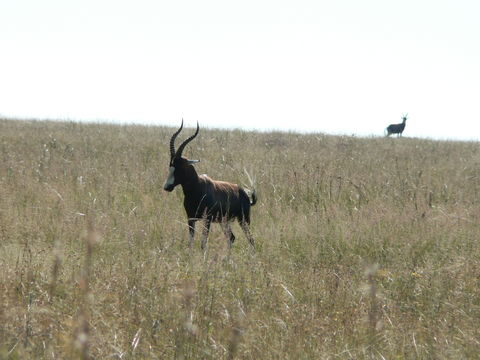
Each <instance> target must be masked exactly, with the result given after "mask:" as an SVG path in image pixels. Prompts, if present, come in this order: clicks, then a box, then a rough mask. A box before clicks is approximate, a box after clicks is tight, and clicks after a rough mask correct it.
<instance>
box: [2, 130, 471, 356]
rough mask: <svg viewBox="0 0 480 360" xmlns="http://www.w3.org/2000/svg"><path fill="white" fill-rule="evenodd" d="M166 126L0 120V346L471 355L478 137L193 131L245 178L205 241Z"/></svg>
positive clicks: (79, 352) (198, 144)
mask: <svg viewBox="0 0 480 360" xmlns="http://www.w3.org/2000/svg"><path fill="white" fill-rule="evenodd" d="M172 131H173V129H169V128H162V127H143V126H117V125H102V124H79V123H71V122H35V121H25V122H23V121H10V120H0V268H1V271H0V359H76V358H84V359H85V358H95V359H173V358H178V359H210V358H211V359H237V358H238V359H383V358H384V359H462V358H470V359H472V358H478V357H479V353H480V326H479V325H478V324H479V321H480V207H479V201H480V148H479V144H478V143H474V142H442V141H431V140H422V139H409V138H407V137H404V138H400V139H396V138H367V139H365V138H354V137H336V136H326V135H322V134H311V135H299V134H293V133H290V134H289V133H251V132H242V131H219V130H206V129H202V130H201V132H200V135H199V137H198V138H197V139H195V140H194V141H193V142H192V143H191V144H190V145H189V146H188V147H187V148H186V150H185V155H186V156H189V157H192V158H200V159H201V162H200V163H199V164H197V165H196V168H197V171H198V172H199V173H207V174H208V175H209V176H210V177H212V178H214V179H221V180H226V181H231V182H236V183H239V184H241V183H248V180H247V177H246V175H245V173H244V169H246V170H247V171H248V172H249V173H250V174H251V175H253V176H254V177H255V178H256V188H257V193H258V196H259V202H258V203H257V205H256V206H254V207H253V208H252V233H253V235H254V237H255V239H256V244H257V247H256V249H255V250H253V249H252V248H251V247H250V246H249V244H248V241H247V240H246V239H245V237H244V236H243V233H242V231H241V229H240V227H239V226H238V224H235V225H234V226H233V231H234V233H235V234H236V235H237V240H236V242H235V244H234V245H233V247H232V249H231V250H229V248H228V246H227V241H226V239H225V237H224V235H223V233H222V231H221V228H220V227H219V226H218V225H213V226H212V231H211V233H210V237H209V243H208V251H207V252H206V253H203V252H202V251H201V250H200V238H199V236H197V239H196V242H195V246H194V248H193V249H189V247H188V230H187V225H186V215H185V213H184V209H183V205H182V204H183V193H182V191H181V189H180V188H178V189H176V190H175V191H174V192H173V193H167V192H165V191H163V189H162V185H163V181H164V180H165V177H166V175H167V172H168V162H169V149H168V141H169V138H170V135H171V133H172ZM192 131H193V130H192V129H188V131H185V132H184V133H183V134H182V135H183V137H182V139H183V138H185V136H187V134H186V133H188V134H191V133H192Z"/></svg>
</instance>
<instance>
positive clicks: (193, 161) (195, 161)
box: [188, 160, 200, 164]
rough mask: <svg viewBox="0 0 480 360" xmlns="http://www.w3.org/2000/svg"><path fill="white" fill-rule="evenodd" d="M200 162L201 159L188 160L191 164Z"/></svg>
mask: <svg viewBox="0 0 480 360" xmlns="http://www.w3.org/2000/svg"><path fill="white" fill-rule="evenodd" d="M198 162H200V160H188V163H189V164H196V163H198Z"/></svg>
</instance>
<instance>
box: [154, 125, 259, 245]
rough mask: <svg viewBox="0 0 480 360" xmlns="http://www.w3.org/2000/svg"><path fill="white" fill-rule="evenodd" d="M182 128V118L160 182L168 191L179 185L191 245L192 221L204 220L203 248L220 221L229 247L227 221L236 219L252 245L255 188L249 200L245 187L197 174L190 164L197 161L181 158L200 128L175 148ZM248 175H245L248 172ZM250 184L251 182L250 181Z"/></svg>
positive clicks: (193, 227) (173, 138)
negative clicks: (251, 209)
mask: <svg viewBox="0 0 480 360" xmlns="http://www.w3.org/2000/svg"><path fill="white" fill-rule="evenodd" d="M182 129H183V119H182V124H181V125H180V128H179V129H178V130H177V131H176V132H175V133H174V134H173V135H172V137H171V139H170V165H169V173H168V176H167V180H166V181H165V184H164V185H163V188H164V190H166V191H168V192H170V191H172V190H173V189H174V188H175V186H177V185H181V186H182V189H183V194H184V195H185V198H184V201H183V205H184V207H185V211H186V212H187V216H188V227H189V232H190V247H191V246H192V244H193V240H194V236H195V223H196V221H198V220H204V228H203V238H202V242H201V246H202V249H204V248H205V245H206V243H207V238H208V233H209V231H210V224H211V223H212V222H219V223H220V224H221V225H222V228H223V231H224V233H225V235H226V236H227V238H228V239H229V240H230V246H231V245H232V244H233V242H234V241H235V235H233V232H232V229H231V227H230V221H232V220H235V219H237V220H238V222H239V223H240V226H241V227H242V229H243V231H244V233H245V236H246V237H247V239H248V240H249V241H250V244H251V245H252V246H253V247H254V246H255V243H254V240H253V237H252V235H251V233H250V229H249V225H250V207H251V206H253V205H255V203H256V202H257V196H256V193H255V189H253V191H252V200H251V201H250V198H249V197H248V195H247V193H246V192H245V190H244V189H242V188H241V187H240V186H238V185H237V184H231V183H229V182H224V181H217V180H212V179H210V178H209V177H208V176H207V175H197V172H196V170H195V168H194V166H193V164H195V163H197V162H199V160H188V159H186V158H184V157H182V152H183V150H184V149H185V146H187V144H188V143H189V142H190V141H192V140H193V139H195V137H196V136H197V135H198V132H199V130H200V127H199V125H198V122H197V131H196V132H195V134H194V135H192V136H190V137H189V138H188V139H186V140H185V141H184V142H183V143H182V144H181V145H180V147H179V148H178V150H177V151H175V138H176V137H177V136H178V134H180V131H182ZM247 175H248V174H247ZM252 186H253V183H252Z"/></svg>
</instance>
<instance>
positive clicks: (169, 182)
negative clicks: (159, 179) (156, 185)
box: [163, 166, 175, 190]
mask: <svg viewBox="0 0 480 360" xmlns="http://www.w3.org/2000/svg"><path fill="white" fill-rule="evenodd" d="M174 172H175V167H173V166H170V169H169V171H168V177H167V180H165V184H164V185H163V188H164V189H165V190H166V189H168V188H169V187H171V186H173V184H174V183H175V175H173V174H174Z"/></svg>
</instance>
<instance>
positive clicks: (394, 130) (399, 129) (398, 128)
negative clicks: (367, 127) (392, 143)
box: [386, 114, 408, 137]
mask: <svg viewBox="0 0 480 360" xmlns="http://www.w3.org/2000/svg"><path fill="white" fill-rule="evenodd" d="M407 116H408V114H407V115H403V116H402V120H403V122H402V123H401V124H392V125H388V126H387V129H386V130H387V136H390V135H391V134H397V137H398V136H402V133H403V130H405V125H406V123H407Z"/></svg>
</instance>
